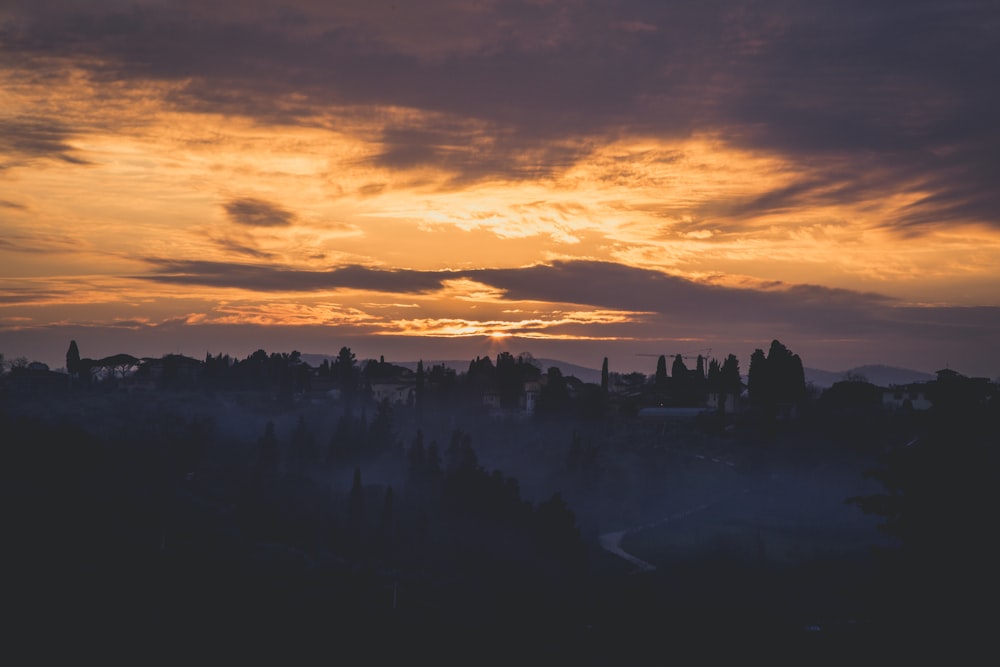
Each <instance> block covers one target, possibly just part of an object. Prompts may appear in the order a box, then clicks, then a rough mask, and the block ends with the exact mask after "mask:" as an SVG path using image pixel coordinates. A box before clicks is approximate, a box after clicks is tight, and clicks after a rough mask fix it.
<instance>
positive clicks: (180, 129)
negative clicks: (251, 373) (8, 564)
mask: <svg viewBox="0 0 1000 667" xmlns="http://www.w3.org/2000/svg"><path fill="white" fill-rule="evenodd" d="M998 64H1000V3H997V2H996V0H988V1H981V2H979V1H975V0H970V1H964V0H963V1H961V2H956V1H954V0H947V1H946V0H935V1H921V0H912V1H907V2H898V1H892V2H889V1H885V0H865V1H864V2H855V1H853V0H836V1H834V0H810V1H809V2H802V1H800V0H774V1H770V0H761V1H758V2H734V1H718V2H713V1H711V0H698V1H693V0H692V1H687V2H673V1H668V0H637V1H634V2H610V1H609V2H585V1H579V2H572V1H565V2H560V1H555V0H553V1H542V0H539V1H528V0H523V1H519V2H504V1H497V2H486V1H484V2H470V1H468V0H461V1H460V0H424V1H422V2H419V3H418V2H403V1H400V0H396V1H394V2H383V1H382V0H358V1H354V0H338V1H337V2H329V1H327V0H282V1H280V2H278V1H277V0H243V1H241V2H235V1H229V2H212V1H211V0H170V1H168V0H127V1H126V0H122V1H118V0H29V1H22V0H3V2H2V3H0V352H2V353H3V354H4V355H5V357H6V358H7V359H8V360H9V359H11V358H14V357H17V356H22V355H23V356H26V357H28V358H29V359H38V360H41V361H45V362H47V363H49V364H50V365H52V366H53V367H59V366H62V365H64V363H65V357H64V355H65V351H66V348H67V346H68V344H69V341H70V340H71V339H76V340H77V342H78V344H79V347H80V351H81V354H82V355H83V356H85V357H95V358H96V357H100V356H105V355H108V354H112V353H116V352H128V353H131V354H134V355H136V356H157V357H158V356H161V355H163V354H165V353H168V352H180V353H184V354H189V355H191V356H195V357H204V355H205V353H206V352H212V353H213V354H214V353H218V352H227V353H230V354H233V355H236V356H240V357H242V356H245V355H247V354H249V353H251V352H253V350H255V349H257V348H260V347H262V348H264V349H266V350H267V351H269V352H271V351H291V350H293V349H297V350H300V351H302V352H306V353H330V354H335V353H336V351H337V350H338V349H339V348H340V347H341V346H342V345H348V346H350V347H351V348H352V349H353V350H354V351H355V352H356V353H357V355H358V357H359V358H366V357H377V356H378V355H380V354H384V355H385V356H386V358H387V359H390V360H415V359H417V358H420V357H423V358H424V359H455V358H459V359H460V358H471V357H473V356H476V355H482V354H496V352H498V351H500V350H509V351H511V352H513V353H515V354H516V353H519V352H523V351H530V352H531V353H533V354H534V355H535V356H536V357H550V358H559V359H564V360H566V361H572V362H576V363H581V364H584V365H588V366H591V367H599V366H600V364H601V359H602V357H604V356H607V357H609V359H610V364H611V369H612V370H623V371H631V370H643V371H645V372H647V373H652V372H653V370H654V367H655V359H650V358H649V357H648V356H643V355H648V354H667V355H671V354H677V353H682V354H698V353H699V352H701V353H707V350H709V349H711V353H710V354H711V356H715V357H719V358H722V357H724V356H725V355H726V354H728V353H730V352H732V353H734V354H736V355H737V356H738V357H739V358H740V360H741V368H742V370H743V371H744V372H746V368H747V363H748V360H749V356H750V354H751V353H752V352H753V350H754V349H755V348H757V347H761V348H765V349H766V348H767V347H768V345H769V343H770V341H771V339H773V338H777V339H779V340H781V341H782V342H783V343H784V344H785V345H787V346H788V347H789V348H790V349H791V350H792V351H793V352H796V353H798V354H800V355H801V356H802V359H803V361H804V363H805V365H806V366H810V367H814V368H825V369H829V370H843V369H847V368H851V367H854V366H858V365H861V364H868V363H873V364H888V365H895V366H905V367H909V368H914V369H918V370H923V371H934V370H937V369H940V368H944V367H951V368H953V369H955V370H957V371H959V372H962V373H965V374H968V375H984V376H988V377H998V376H1000V83H998Z"/></svg>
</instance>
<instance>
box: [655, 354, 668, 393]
mask: <svg viewBox="0 0 1000 667" xmlns="http://www.w3.org/2000/svg"><path fill="white" fill-rule="evenodd" d="M666 386H667V357H666V356H664V355H662V354H661V355H660V357H659V358H658V359H657V360H656V388H657V389H660V390H662V389H663V388H664V387H666Z"/></svg>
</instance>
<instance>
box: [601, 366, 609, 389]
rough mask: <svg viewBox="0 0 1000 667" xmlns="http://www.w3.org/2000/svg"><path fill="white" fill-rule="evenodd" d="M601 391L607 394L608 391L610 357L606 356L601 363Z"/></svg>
mask: <svg viewBox="0 0 1000 667" xmlns="http://www.w3.org/2000/svg"><path fill="white" fill-rule="evenodd" d="M601 392H602V393H603V394H605V395H607V393H608V358H607V357H604V361H603V362H602V363H601Z"/></svg>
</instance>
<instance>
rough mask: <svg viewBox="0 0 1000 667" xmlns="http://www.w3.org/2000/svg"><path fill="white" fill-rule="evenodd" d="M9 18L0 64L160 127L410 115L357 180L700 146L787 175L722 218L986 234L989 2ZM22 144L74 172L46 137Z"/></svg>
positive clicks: (184, 7)
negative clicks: (915, 191)
mask: <svg viewBox="0 0 1000 667" xmlns="http://www.w3.org/2000/svg"><path fill="white" fill-rule="evenodd" d="M14 7H15V8H14V9H12V10H10V12H9V13H8V15H7V16H8V18H7V20H6V22H5V23H3V24H0V50H2V52H3V53H4V54H5V55H6V56H8V57H9V58H12V59H16V61H17V62H18V63H21V64H23V65H24V66H34V67H39V68H41V67H44V66H46V65H45V63H48V62H50V59H51V58H52V57H56V58H65V59H67V60H72V61H73V62H76V63H81V64H83V65H84V66H86V67H89V68H91V70H92V74H93V76H94V77H95V79H96V80H97V81H102V80H106V81H115V82H120V81H126V82H128V81H146V80H157V81H170V82H174V83H177V84H181V85H180V86H179V88H178V89H177V91H176V92H175V93H174V94H173V97H172V98H171V100H172V102H173V103H175V104H177V105H178V106H180V107H182V108H189V109H197V110H209V111H223V112H229V113H237V114H245V115H249V116H253V117H256V118H259V119H261V120H265V121H269V122H286V123H299V122H306V121H307V120H308V122H313V119H315V118H316V116H317V115H319V116H322V115H324V114H327V113H335V110H336V109H344V108H349V109H359V108H363V109H373V108H378V107H392V108H397V109H417V110H422V111H425V112H428V114H427V115H426V116H424V117H422V118H420V119H419V120H416V121H413V124H411V125H406V126H389V127H386V128H385V129H384V130H383V131H379V132H378V135H377V136H374V137H371V139H372V140H375V141H379V142H380V143H381V145H382V146H383V150H382V152H381V153H380V154H378V155H377V156H376V158H375V160H376V162H377V163H378V164H381V165H384V166H389V167H396V168H407V167H416V166H425V165H433V166H436V167H438V168H440V169H444V170H447V171H450V172H451V173H453V174H454V178H455V179H456V182H461V181H465V180H474V179H477V178H494V177H497V176H506V177H509V178H524V177H536V176H540V175H541V176H545V175H548V174H551V173H552V172H554V171H558V170H559V169H562V168H564V167H565V166H566V165H568V164H572V163H573V162H574V161H577V160H580V159H584V158H585V157H586V155H587V154H588V152H587V141H588V140H590V139H592V138H600V137H608V136H612V137H614V136H621V135H622V134H629V133H634V134H638V135H655V136H660V137H685V136H688V135H689V134H690V133H692V132H699V131H700V132H707V133H710V134H712V135H713V136H720V137H722V138H723V139H724V140H725V141H727V142H729V143H732V144H736V145H739V146H742V147H745V148H747V149H750V150H754V151H760V150H763V151H769V152H776V153H779V154H783V155H786V156H788V157H789V158H791V159H792V160H794V161H798V162H801V163H804V164H805V165H806V166H807V167H808V168H807V169H806V170H805V171H806V172H807V173H804V174H803V180H802V182H800V183H797V184H794V185H792V186H791V189H790V190H788V191H784V192H775V193H773V194H772V195H768V196H766V197H765V198H763V199H762V200H760V201H757V202H734V203H733V204H732V205H733V206H734V207H736V208H739V207H741V206H742V207H743V210H746V211H752V210H755V209H756V208H760V209H762V210H770V208H771V207H775V206H777V207H780V206H783V205H792V204H794V203H797V202H802V201H806V202H808V201H809V197H810V196H821V197H823V198H826V199H833V198H839V200H840V201H844V200H847V201H851V200H852V198H855V200H860V201H870V198H871V197H873V196H879V194H880V193H881V194H884V193H885V192H887V191H888V192H893V191H903V190H906V189H908V188H910V189H912V188H919V190H920V191H922V192H926V193H927V197H926V198H925V199H924V200H922V201H920V202H917V203H915V204H914V205H913V207H912V208H911V209H910V210H907V211H904V212H903V214H902V215H900V216H899V217H898V218H897V219H892V220H886V221H884V224H886V225H890V226H898V227H900V228H902V229H904V230H908V231H910V232H916V231H919V230H920V228H921V227H922V226H925V225H928V224H946V223H948V222H950V221H953V220H956V219H958V220H976V221H980V222H985V223H989V224H992V225H995V226H1000V190H998V189H997V188H996V187H995V186H994V184H995V183H996V182H997V178H996V177H997V174H998V171H1000V157H998V156H1000V133H998V131H997V129H996V122H995V118H996V117H998V116H1000V86H996V85H995V65H994V63H996V62H998V61H1000V27H998V26H1000V5H998V4H997V3H996V2H995V0H967V1H965V2H961V3H956V2H949V1H947V0H934V1H929V0H915V1H914V2H906V3H900V2H898V1H896V0H865V1H864V2H861V1H860V0H847V1H845V0H836V1H834V0H817V1H815V2H808V3H802V2H793V1H791V0H760V1H757V2H750V3H745V2H731V1H723V0H714V1H712V0H709V1H706V2H699V3H692V2H670V3H667V2H662V1H661V0H620V1H617V2H606V3H592V4H588V5H587V6H586V8H585V9H584V8H581V7H578V6H573V7H570V6H567V5H566V4H564V3H535V2H520V1H501V2H496V3H492V4H491V5H490V6H489V7H488V8H485V9H484V8H482V7H477V8H470V7H464V6H462V5H461V3H455V2H443V1H441V0H437V1H431V2H426V3H421V5H420V8H419V9H413V8H403V7H398V6H396V5H392V4H391V3H389V4H386V3H378V2H358V3H350V2H345V3H338V4H337V7H336V9H331V8H330V7H329V5H328V3H312V2H306V1H302V2H296V3H294V5H289V4H288V3H277V2H276V3H274V4H273V5H269V4H268V3H254V5H253V6H252V7H246V8H244V7H242V6H241V7H233V6H231V4H229V3H225V4H223V3H219V4H214V3H210V2H207V3H206V2H202V3H187V2H178V3H166V4H144V5H133V4H127V3H107V2H97V1H96V0H92V1H91V2H85V1H82V2H75V3H52V2H35V3H29V2H23V3H17V4H16V5H15V6H14ZM54 8H58V9H54ZM331 110H334V111H331ZM3 134H4V135H5V136H9V135H10V133H9V132H4V133H3ZM22 144H23V145H22V146H21V148H20V149H19V150H21V151H22V152H23V151H28V152H38V151H43V152H47V153H48V154H50V155H55V156H59V157H60V159H74V158H73V156H72V155H71V154H70V153H69V152H67V151H66V150H65V148H66V146H65V144H64V142H63V138H62V137H61V136H58V135H57V136H47V135H45V134H44V132H43V133H42V134H38V133H35V134H34V138H32V139H26V140H24V141H22ZM831 160H832V161H834V162H836V164H837V165H840V166H838V167H837V168H834V169H830V168H828V167H827V166H826V165H825V163H826V162H827V161H831ZM845 163H848V164H850V163H854V164H855V165H856V168H855V169H854V170H853V171H852V170H850V169H845V168H842V165H843V164H845ZM873 176H874V177H875V178H876V180H877V185H878V186H879V188H880V190H878V191H877V192H876V191H875V187H874V185H875V184H876V183H873V180H872V177H873ZM723 210H724V209H723Z"/></svg>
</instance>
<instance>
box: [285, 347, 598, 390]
mask: <svg viewBox="0 0 1000 667" xmlns="http://www.w3.org/2000/svg"><path fill="white" fill-rule="evenodd" d="M336 358H337V357H336V355H332V354H303V355H302V361H304V362H306V363H307V364H309V365H310V366H312V367H313V368H315V367H316V366H319V365H320V364H322V363H323V360H324V359H328V360H329V361H330V363H333V360H334V359H336ZM363 361H364V359H358V363H359V364H360V363H362V362H363ZM386 361H387V362H391V363H393V364H395V365H397V366H402V367H404V368H409V369H410V370H413V371H415V370H417V362H416V361H396V360H395V359H386ZM471 361H472V359H424V368H430V367H431V366H436V365H438V364H444V366H445V367H447V368H453V369H455V371H456V372H458V373H464V372H466V371H467V370H469V362H471ZM494 361H496V360H495V359H494ZM535 365H536V366H538V367H539V368H541V369H542V371H543V372H544V371H547V370H548V369H549V368H551V367H552V366H555V367H556V368H558V369H559V370H560V371H561V372H562V374H563V375H566V376H570V375H572V376H573V377H575V378H577V379H579V380H582V381H583V382H591V383H593V384H600V383H601V371H600V369H595V368H587V367H586V366H578V365H576V364H571V363H569V362H566V361H559V360H558V359H535Z"/></svg>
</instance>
